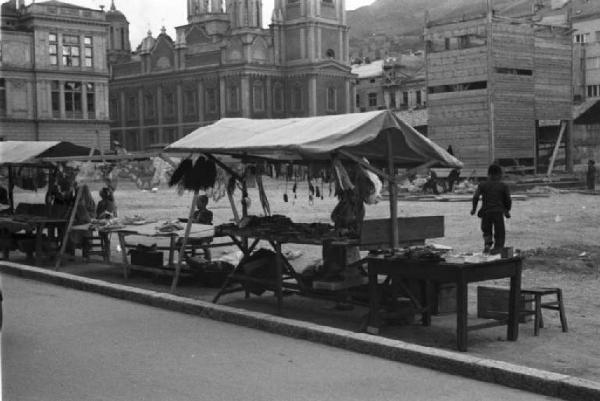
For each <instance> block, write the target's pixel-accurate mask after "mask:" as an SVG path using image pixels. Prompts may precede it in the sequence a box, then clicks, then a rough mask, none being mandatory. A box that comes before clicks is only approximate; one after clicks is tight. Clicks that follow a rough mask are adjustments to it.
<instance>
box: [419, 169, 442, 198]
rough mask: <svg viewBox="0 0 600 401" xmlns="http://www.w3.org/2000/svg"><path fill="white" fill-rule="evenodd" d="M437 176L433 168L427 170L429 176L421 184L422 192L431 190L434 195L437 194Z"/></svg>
mask: <svg viewBox="0 0 600 401" xmlns="http://www.w3.org/2000/svg"><path fill="white" fill-rule="evenodd" d="M437 178H438V177H437V174H436V172H435V171H433V170H429V176H428V177H427V181H426V182H425V184H424V185H423V192H427V191H428V190H431V192H433V194H434V195H438V194H439V193H440V192H439V191H438V188H437Z"/></svg>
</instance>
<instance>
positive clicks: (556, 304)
mask: <svg viewBox="0 0 600 401" xmlns="http://www.w3.org/2000/svg"><path fill="white" fill-rule="evenodd" d="M521 294H530V295H533V297H534V300H533V302H534V310H533V311H521V314H522V315H534V323H533V324H534V326H533V335H534V336H537V335H538V334H539V332H540V327H542V328H543V327H544V319H543V317H542V308H544V309H552V310H556V311H558V313H559V315H560V325H561V326H562V331H563V332H565V333H566V332H567V331H568V330H569V328H568V327H567V316H566V315H565V308H564V305H563V298H562V290H561V289H560V288H553V287H534V288H525V289H521ZM552 294H554V295H556V301H552V302H545V303H542V297H543V296H544V295H552Z"/></svg>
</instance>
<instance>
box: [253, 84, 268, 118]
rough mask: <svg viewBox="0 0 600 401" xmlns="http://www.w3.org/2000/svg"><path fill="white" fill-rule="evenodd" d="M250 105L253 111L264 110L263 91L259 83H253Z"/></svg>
mask: <svg viewBox="0 0 600 401" xmlns="http://www.w3.org/2000/svg"><path fill="white" fill-rule="evenodd" d="M252 105H253V107H254V111H264V110H265V91H264V87H263V83H262V82H261V81H255V82H254V85H253V87H252Z"/></svg>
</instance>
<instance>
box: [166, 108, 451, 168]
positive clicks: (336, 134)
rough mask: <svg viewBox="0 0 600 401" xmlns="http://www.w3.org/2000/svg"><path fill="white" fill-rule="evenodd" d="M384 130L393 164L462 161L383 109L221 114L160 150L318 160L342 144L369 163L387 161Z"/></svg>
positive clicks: (327, 155) (328, 157) (292, 159)
mask: <svg viewBox="0 0 600 401" xmlns="http://www.w3.org/2000/svg"><path fill="white" fill-rule="evenodd" d="M388 131H391V132H392V147H393V153H394V163H395V165H396V167H402V168H410V167H416V166H418V165H421V164H423V163H426V162H429V161H435V162H437V163H436V164H437V165H439V166H446V167H459V168H460V167H462V163H461V162H460V161H459V160H458V159H456V158H455V157H453V156H452V155H450V154H448V152H446V151H445V150H444V149H443V148H442V147H440V146H438V145H437V144H435V143H433V142H432V141H431V140H429V139H428V138H426V137H425V136H423V135H422V134H420V133H419V132H418V131H416V130H415V129H414V128H412V127H411V126H410V125H408V124H406V123H405V122H404V121H402V120H401V119H400V118H399V117H397V116H395V115H394V114H393V113H392V112H390V111H388V110H381V111H373V112H367V113H353V114H339V115H331V116H320V117H307V118H287V119H276V120H275V119H273V120H268V119H260V120H254V119H246V118H224V119H221V120H219V121H217V122H215V123H214V124H211V125H208V126H205V127H200V128H198V129H196V130H195V131H193V132H192V133H190V134H188V135H187V136H185V137H183V138H181V139H180V140H178V141H176V142H174V143H172V144H171V145H169V146H168V147H167V148H166V151H167V152H199V153H211V154H224V155H235V156H244V155H247V156H254V157H262V158H265V159H271V160H281V161H298V160H315V161H318V160H330V159H331V154H332V153H334V152H335V151H337V150H347V151H349V152H352V153H354V154H356V155H360V156H361V157H366V158H367V159H368V160H369V161H370V162H371V163H374V162H384V161H387V149H388V142H387V135H386V132H388Z"/></svg>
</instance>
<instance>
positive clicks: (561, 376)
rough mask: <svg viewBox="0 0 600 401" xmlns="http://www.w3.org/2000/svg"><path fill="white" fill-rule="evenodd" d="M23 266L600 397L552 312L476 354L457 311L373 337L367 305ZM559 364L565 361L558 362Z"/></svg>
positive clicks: (128, 294) (133, 295) (414, 360)
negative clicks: (366, 322)
mask: <svg viewBox="0 0 600 401" xmlns="http://www.w3.org/2000/svg"><path fill="white" fill-rule="evenodd" d="M15 262H16V263H15ZM19 262H21V263H22V262H23V260H18V259H17V258H14V262H3V261H0V271H2V272H3V273H9V274H14V275H18V276H22V277H24V278H30V279H36V280H41V281H46V282H50V283H53V284H57V285H63V286H68V287H72V288H76V289H80V290H84V291H92V292H97V293H101V294H104V295H108V296H113V297H117V298H121V299H126V300H129V301H133V302H139V303H144V304H149V305H153V306H157V307H162V308H166V309H170V310H175V311H180V312H183V313H191V314H196V315H200V316H203V317H208V318H211V319H216V320H221V321H226V322H230V323H234V324H240V325H244V326H248V327H252V328H256V329H260V330H265V331H269V332H274V333H277V334H281V335H287V336H291V337H295V338H301V339H306V340H310V341H315V342H319V343H324V344H328V345H333V346H336V347H341V348H345V349H349V350H353V351H356V352H361V353H366V354H372V355H376V356H379V357H382V358H386V359H391V360H396V361H400V362H405V363H410V364H414V365H418V366H423V367H427V368H431V369H436V370H440V371H444V372H448V373H453V374H457V375H462V376H466V377H469V378H476V379H479V380H483V381H489V382H495V383H498V384H502V385H505V386H510V387H515V388H519V389H523V390H528V391H532V392H536V393H539V394H543V395H549V396H554V397H560V398H563V399H568V400H578V401H579V400H598V399H600V383H597V382H593V381H590V380H597V376H595V375H594V373H595V371H594V369H596V368H597V366H598V364H597V363H596V364H595V365H594V363H595V362H596V361H595V360H593V359H590V360H589V364H590V368H591V369H590V370H589V375H588V374H586V375H576V374H574V372H575V371H577V372H581V369H577V370H576V369H574V367H573V366H569V361H572V360H573V359H572V358H569V355H571V356H572V349H573V347H570V345H569V344H570V343H571V342H573V341H581V339H580V338H578V337H577V335H576V334H575V335H573V334H572V333H562V332H561V330H560V328H559V326H558V322H557V319H554V317H553V316H552V315H548V317H547V318H546V319H545V323H546V328H545V329H542V331H541V335H540V336H539V337H534V336H533V325H532V323H527V324H521V326H520V335H519V340H518V341H517V342H507V341H506V340H505V338H506V329H505V328H504V327H497V328H491V329H487V330H480V331H476V332H470V333H469V352H468V353H459V352H456V351H455V315H453V314H450V315H445V316H436V317H434V318H433V321H432V326H431V327H423V326H420V325H419V324H418V323H415V324H413V325H409V326H395V327H384V328H383V329H382V333H381V336H372V335H368V334H364V333H360V332H358V330H359V328H360V326H361V323H362V322H363V318H364V317H365V316H366V314H367V309H366V308H362V307H355V308H354V309H353V310H350V311H339V310H337V309H335V305H334V303H333V302H328V301H322V300H314V299H308V298H303V297H299V296H290V297H286V298H285V299H284V304H283V305H284V307H283V313H282V315H281V316H277V315H276V310H277V309H276V300H275V298H274V297H273V296H272V295H270V294H271V293H265V294H263V295H262V296H261V297H256V296H252V297H251V298H250V299H244V295H243V293H238V294H231V295H226V296H224V297H223V298H222V299H221V301H220V304H219V305H215V304H212V303H211V302H210V301H211V300H212V298H213V296H214V294H215V293H216V289H212V288H205V287H200V286H199V285H198V284H197V283H194V282H193V281H192V280H191V279H183V280H181V281H180V285H179V287H178V289H177V294H176V295H174V294H169V288H170V283H171V278H170V277H162V278H159V279H156V278H154V277H153V276H152V275H147V274H144V273H135V274H133V275H132V276H131V277H130V278H129V279H128V280H127V281H125V280H124V279H123V275H122V269H121V268H120V267H119V266H108V265H105V264H101V263H88V264H82V263H77V262H69V263H68V264H66V265H65V266H63V267H62V268H61V269H60V271H59V272H55V271H54V269H53V268H52V267H50V266H48V267H43V268H35V267H31V266H27V265H25V264H20V263H19ZM475 289H476V288H475V286H472V288H470V297H469V298H470V310H471V311H472V312H473V311H474V310H475V309H474V305H475V304H474V301H475V299H476V296H475ZM569 318H571V316H569ZM569 323H570V325H571V326H572V327H576V326H577V325H576V319H575V320H574V319H571V320H570V321H569ZM573 323H575V324H573ZM587 340H588V341H591V342H590V346H592V345H593V344H597V341H598V340H597V338H596V339H587ZM596 348H597V347H596ZM592 349H593V348H590V351H591V350H592ZM557 360H558V361H564V364H563V365H562V366H561V365H559V364H558V365H557V363H556V361H557ZM586 372H587V371H586ZM586 379H587V380H586Z"/></svg>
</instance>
